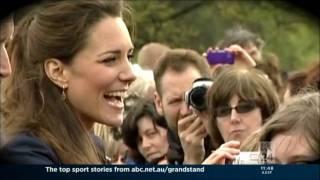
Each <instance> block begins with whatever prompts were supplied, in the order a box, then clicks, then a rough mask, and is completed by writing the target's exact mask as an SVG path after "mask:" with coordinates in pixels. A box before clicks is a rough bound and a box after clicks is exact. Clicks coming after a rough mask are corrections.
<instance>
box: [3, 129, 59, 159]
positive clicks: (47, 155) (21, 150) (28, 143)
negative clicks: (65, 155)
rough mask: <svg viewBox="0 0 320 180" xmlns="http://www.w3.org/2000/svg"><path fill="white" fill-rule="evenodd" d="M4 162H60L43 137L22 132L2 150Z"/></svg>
mask: <svg viewBox="0 0 320 180" xmlns="http://www.w3.org/2000/svg"><path fill="white" fill-rule="evenodd" d="M0 156H1V161H2V162H1V163H4V164H54V163H59V160H58V157H57V155H56V154H55V152H54V150H53V149H52V148H51V147H50V146H49V145H48V144H46V143H45V142H43V141H41V139H39V138H37V137H36V136H33V135H32V134H29V133H21V134H19V135H17V136H15V137H14V138H13V139H11V140H10V141H9V142H8V143H6V144H5V145H4V146H3V147H1V150H0Z"/></svg>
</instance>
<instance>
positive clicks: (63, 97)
mask: <svg viewBox="0 0 320 180" xmlns="http://www.w3.org/2000/svg"><path fill="white" fill-rule="evenodd" d="M65 89H66V87H65V86H64V85H62V94H61V99H62V100H63V101H65V100H66V98H67V96H66V92H65Z"/></svg>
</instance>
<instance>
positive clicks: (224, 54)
mask: <svg viewBox="0 0 320 180" xmlns="http://www.w3.org/2000/svg"><path fill="white" fill-rule="evenodd" d="M207 61H208V63H209V64H210V65H215V64H234V61H235V55H234V54H233V53H232V52H229V51H222V50H218V51H209V52H208V53H207Z"/></svg>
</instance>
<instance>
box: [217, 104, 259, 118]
mask: <svg viewBox="0 0 320 180" xmlns="http://www.w3.org/2000/svg"><path fill="white" fill-rule="evenodd" d="M256 107H257V104H256V103H255V102H253V101H244V102H240V103H239V104H238V105H237V106H235V107H230V106H220V107H217V108H216V115H217V117H226V116H229V115H230V114H231V111H232V109H235V110H236V111H237V113H247V112H250V111H252V110H253V109H254V108H256Z"/></svg>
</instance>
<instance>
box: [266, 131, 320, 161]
mask: <svg viewBox="0 0 320 180" xmlns="http://www.w3.org/2000/svg"><path fill="white" fill-rule="evenodd" d="M318 143H319V142H318ZM270 147H271V152H272V159H273V163H277V164H278V163H279V164H300V163H303V164H304V163H311V162H312V161H315V160H319V158H320V157H319V155H318V156H317V154H316V153H315V152H313V151H312V149H311V147H310V145H309V144H308V141H307V140H306V137H305V136H304V135H302V134H301V133H286V134H284V133H281V134H278V135H276V136H274V137H273V138H272V140H271V142H270Z"/></svg>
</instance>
